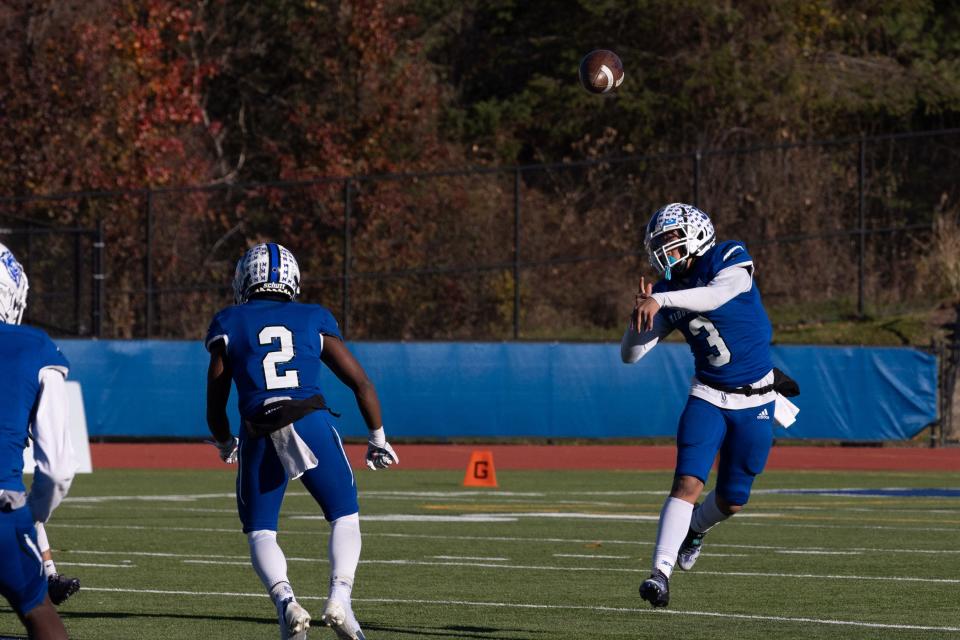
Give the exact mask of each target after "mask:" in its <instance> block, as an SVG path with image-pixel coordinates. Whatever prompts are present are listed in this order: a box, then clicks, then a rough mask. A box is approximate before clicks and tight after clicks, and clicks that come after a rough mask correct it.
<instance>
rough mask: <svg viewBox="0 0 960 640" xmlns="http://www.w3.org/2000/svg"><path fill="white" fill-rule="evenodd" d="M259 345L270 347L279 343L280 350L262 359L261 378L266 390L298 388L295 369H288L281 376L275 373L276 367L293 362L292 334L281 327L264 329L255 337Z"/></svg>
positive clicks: (298, 380)
mask: <svg viewBox="0 0 960 640" xmlns="http://www.w3.org/2000/svg"><path fill="white" fill-rule="evenodd" d="M257 337H258V338H259V339H260V344H261V345H268V344H270V345H272V344H273V342H274V341H275V340H279V341H280V350H279V351H271V352H269V353H267V355H265V356H264V357H263V378H264V380H265V381H266V383H267V389H294V388H296V387H299V386H300V375H299V374H298V373H297V370H296V369H290V370H289V371H286V372H285V373H284V374H283V375H280V374H279V373H277V365H278V364H283V363H284V362H290V361H291V360H293V355H294V353H293V333H291V332H290V329H287V328H286V327H282V326H270V327H264V328H263V329H261V330H260V334H259V335H258V336H257Z"/></svg>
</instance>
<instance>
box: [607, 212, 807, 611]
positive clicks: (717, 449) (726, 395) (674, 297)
mask: <svg viewBox="0 0 960 640" xmlns="http://www.w3.org/2000/svg"><path fill="white" fill-rule="evenodd" d="M645 245H646V249H647V254H648V256H649V258H650V263H651V265H652V266H653V267H654V268H655V269H656V270H657V272H658V273H659V274H660V275H662V276H663V279H662V280H660V281H659V282H658V283H657V284H656V285H655V286H651V285H647V284H645V283H644V281H643V280H642V279H641V281H640V290H639V291H638V293H637V294H636V301H635V306H634V310H633V314H632V315H631V319H630V325H629V327H628V328H627V331H626V333H624V336H623V340H622V341H621V344H620V352H621V357H622V358H623V361H624V362H626V363H634V362H637V361H638V360H639V359H640V358H642V357H643V356H644V355H645V354H646V353H647V352H648V351H649V350H650V349H652V348H653V347H654V346H655V345H656V344H657V343H658V342H659V341H660V340H661V339H662V338H664V337H665V336H666V335H668V334H669V333H670V332H672V331H673V330H678V331H680V332H681V333H682V334H683V337H684V338H685V339H686V341H687V344H688V345H690V350H691V352H692V353H693V358H694V370H695V375H694V379H693V382H692V384H691V388H690V396H689V398H688V400H687V405H686V408H685V409H684V411H683V413H682V415H681V416H680V424H679V426H678V429H677V466H676V470H675V473H674V480H673V487H672V489H671V491H670V495H669V497H668V498H667V500H666V502H665V503H664V506H663V510H662V511H661V512H660V523H659V528H658V531H657V542H656V547H655V549H654V557H653V573H652V574H651V576H650V577H649V578H648V579H647V580H645V581H644V582H643V583H642V584H641V585H640V595H641V597H642V598H643V599H644V600H647V601H648V602H650V603H651V604H652V605H653V606H655V607H662V606H666V605H667V603H668V602H669V598H670V592H669V579H670V575H671V573H672V571H673V568H674V564H675V563H676V564H679V565H680V568H681V569H684V570H689V569H691V568H692V567H693V564H694V562H696V559H697V557H698V556H699V555H700V550H701V544H702V541H703V537H704V534H706V532H707V531H709V530H710V528H711V527H713V526H714V525H715V524H717V523H719V522H721V521H722V520H725V519H727V518H729V517H730V516H731V515H733V514H734V513H736V512H738V511H740V510H741V509H742V508H743V505H745V504H746V503H747V499H748V498H749V496H750V488H751V486H752V484H753V479H754V477H756V475H757V474H759V473H760V472H761V471H763V468H764V466H765V464H766V461H767V456H768V455H769V453H770V447H771V446H772V444H773V422H774V420H775V419H777V420H780V421H781V423H782V424H783V425H784V426H789V423H791V422H792V421H793V418H792V416H793V415H794V414H795V413H796V407H794V406H793V405H792V404H790V403H789V401H787V400H785V399H784V398H783V396H782V395H781V394H780V393H778V391H782V392H783V394H786V395H796V393H795V390H794V388H795V387H796V384H795V383H794V382H793V381H792V380H790V379H789V378H787V377H786V376H785V374H782V372H780V371H779V370H777V369H774V367H773V361H772V359H771V354H770V340H771V337H772V330H771V327H770V320H769V319H768V318H767V314H766V311H764V308H763V304H762V302H761V301H760V292H759V291H758V290H757V286H756V283H754V281H753V259H752V258H751V257H750V254H748V253H747V248H746V246H744V245H743V244H742V243H740V242H732V241H730V242H723V243H720V244H717V243H716V235H715V233H714V229H713V224H712V223H711V222H710V218H709V217H708V216H707V214H705V213H704V212H703V211H701V210H700V209H698V208H696V207H694V206H691V205H687V204H680V203H674V204H669V205H667V206H665V207H663V208H662V209H660V210H659V211H657V212H656V213H655V214H654V215H653V218H652V219H651V220H650V223H649V224H648V225H647V228H646V236H645ZM796 392H798V390H796ZM718 453H719V455H720V457H719V462H718V469H717V484H716V488H715V489H714V490H713V491H711V492H710V493H709V494H708V495H707V497H706V498H705V499H704V500H703V502H702V503H700V504H697V500H698V498H699V497H700V494H701V492H702V491H703V488H704V484H705V483H706V480H707V476H708V475H709V473H710V469H711V467H712V466H713V462H714V459H715V458H716V457H717V454H718Z"/></svg>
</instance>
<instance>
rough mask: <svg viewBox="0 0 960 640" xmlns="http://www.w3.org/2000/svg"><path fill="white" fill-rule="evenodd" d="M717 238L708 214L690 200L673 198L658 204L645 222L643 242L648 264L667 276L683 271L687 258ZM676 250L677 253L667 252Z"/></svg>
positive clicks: (698, 252)
mask: <svg viewBox="0 0 960 640" xmlns="http://www.w3.org/2000/svg"><path fill="white" fill-rule="evenodd" d="M716 242H717V234H716V232H715V231H714V229H713V223H712V222H710V216H708V215H707V214H706V213H704V212H703V211H701V210H700V209H698V208H696V207H695V206H693V205H690V204H683V203H681V202H674V203H673V204H668V205H666V206H665V207H663V208H661V209H660V210H659V211H657V212H656V213H655V214H653V217H652V218H650V223H649V224H647V233H646V236H645V237H644V240H643V244H644V246H645V247H646V249H647V255H648V256H649V257H650V264H651V265H652V266H653V268H654V269H656V270H657V273H659V274H660V275H662V276H663V277H664V278H666V279H667V280H669V279H670V276H671V275H672V272H674V271H676V272H681V273H682V272H683V271H684V270H685V269H687V268H688V267H689V266H690V262H691V260H690V258H691V257H697V256H702V255H703V254H705V253H706V252H707V251H708V250H709V249H710V247H712V246H713V245H714V244H716ZM674 251H678V252H679V254H680V257H675V256H672V255H670V254H671V253H673V252H674Z"/></svg>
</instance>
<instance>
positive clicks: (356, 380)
mask: <svg viewBox="0 0 960 640" xmlns="http://www.w3.org/2000/svg"><path fill="white" fill-rule="evenodd" d="M299 292H300V269H299V267H298V265H297V261H296V260H295V259H294V257H293V254H292V253H290V252H289V251H288V250H287V249H285V248H284V247H282V246H280V245H278V244H273V243H269V244H260V245H257V246H255V247H253V248H252V249H250V250H249V251H247V252H246V254H244V256H243V257H242V258H241V259H240V261H239V262H238V263H237V269H236V275H235V278H234V295H235V298H236V303H237V304H236V305H234V306H232V307H228V308H226V309H223V310H222V311H220V312H219V313H218V314H217V315H216V316H215V317H214V318H213V321H212V322H211V323H210V330H209V332H208V333H207V339H206V345H207V349H208V350H209V351H210V367H209V370H208V374H207V423H208V425H209V427H210V432H211V433H212V434H213V436H214V438H215V440H216V443H215V444H216V445H217V447H218V448H219V450H220V457H221V458H222V459H223V460H224V462H237V464H238V469H237V508H238V510H239V513H240V521H241V522H242V523H243V532H244V533H245V534H247V539H248V542H249V545H250V558H251V562H252V563H253V568H254V570H255V571H256V573H257V575H258V576H259V577H260V579H261V580H262V581H263V584H264V586H265V587H266V588H267V590H268V591H269V592H270V596H271V597H272V598H273V600H274V604H275V605H276V607H277V616H278V619H279V623H280V637H281V638H282V639H285V640H286V639H297V640H299V639H301V638H306V634H307V629H308V628H309V626H310V615H309V614H308V613H307V612H306V610H304V608H303V607H302V606H300V605H299V604H298V603H297V601H296V598H295V597H294V593H293V589H292V588H291V586H290V582H289V580H288V579H287V562H286V558H285V557H284V555H283V551H281V549H280V547H279V545H278V544H277V521H278V518H279V514H280V504H281V502H282V501H283V495H284V492H285V490H286V487H287V483H288V481H289V480H293V479H297V478H300V479H301V481H302V482H303V484H304V486H305V487H306V489H307V490H308V491H309V492H310V495H311V496H313V498H314V500H316V501H317V503H318V504H319V505H320V508H321V509H322V510H323V515H324V517H325V518H326V519H327V521H329V522H330V525H331V534H330V543H329V547H328V554H329V560H330V592H329V597H328V599H327V603H326V605H325V607H324V611H323V615H322V617H321V620H322V621H323V623H324V624H326V625H328V626H330V627H332V628H333V629H334V631H336V633H337V635H338V636H339V637H340V638H349V639H351V640H363V638H364V635H363V632H362V631H361V630H360V625H359V624H358V623H357V620H356V618H355V617H354V615H353V611H352V609H351V597H350V595H351V590H352V588H353V580H354V574H355V572H356V569H357V564H358V562H359V560H360V520H359V514H358V511H359V508H358V505H357V487H356V484H355V483H354V477H353V471H352V469H351V467H350V463H349V462H348V460H347V456H346V454H345V452H344V450H343V445H342V444H341V442H340V436H339V434H338V433H337V430H336V428H335V427H334V423H333V416H335V415H337V414H334V413H332V411H331V410H330V409H329V408H328V407H327V405H326V401H325V400H324V397H323V394H322V391H321V388H320V382H319V375H320V369H321V366H320V363H321V362H322V363H323V364H325V365H326V366H327V367H328V368H329V369H330V370H331V371H333V373H334V374H335V375H336V376H337V378H339V379H340V380H341V381H342V382H343V383H345V384H346V385H347V386H349V387H350V389H352V390H353V392H354V395H355V396H356V401H357V405H358V406H359V408H360V413H361V414H362V415H363V418H364V421H365V422H366V425H367V428H368V429H369V431H370V438H369V444H368V447H367V465H368V466H369V467H370V468H371V469H385V468H387V467H389V466H390V465H392V464H396V463H398V462H399V458H398V457H397V455H396V453H395V452H394V451H393V448H392V447H391V446H390V445H389V444H388V443H387V441H386V439H385V437H384V433H383V427H382V422H381V419H380V402H379V400H378V398H377V394H376V391H375V390H374V387H373V384H372V383H371V382H370V380H369V379H368V378H367V375H366V373H365V372H364V370H363V368H362V367H361V366H360V364H359V363H358V362H357V361H356V359H354V357H353V355H351V353H350V351H349V350H348V349H347V348H346V346H344V344H343V338H342V336H341V335H340V329H339V327H338V326H337V322H336V320H334V318H333V315H332V314H331V313H330V311H328V310H327V309H326V308H324V307H321V306H319V305H314V304H300V303H298V302H295V301H294V298H296V296H297V295H298V294H299ZM231 381H232V382H234V383H236V386H237V396H238V403H239V408H240V416H241V418H242V422H243V424H242V425H241V427H240V428H239V429H238V431H239V439H237V438H235V437H234V436H233V435H232V434H231V431H230V425H229V422H228V420H227V414H226V406H227V399H228V397H229V395H230V385H231Z"/></svg>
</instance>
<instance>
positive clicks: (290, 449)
mask: <svg viewBox="0 0 960 640" xmlns="http://www.w3.org/2000/svg"><path fill="white" fill-rule="evenodd" d="M270 439H271V440H273V448H274V449H276V450H277V457H278V458H280V464H282V465H283V470H284V471H286V472H287V477H288V478H290V479H291V480H296V479H297V478H299V477H300V476H302V475H303V474H304V473H306V472H307V471H310V469H313V468H314V467H316V466H317V465H318V464H319V462H318V461H317V456H315V455H313V451H311V450H310V447H308V446H307V443H306V442H304V441H303V438H301V437H300V435H299V434H298V433H297V430H296V429H294V428H293V425H292V424H288V425H287V426H285V427H283V428H282V429H277V430H276V431H274V432H273V433H271V434H270Z"/></svg>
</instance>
